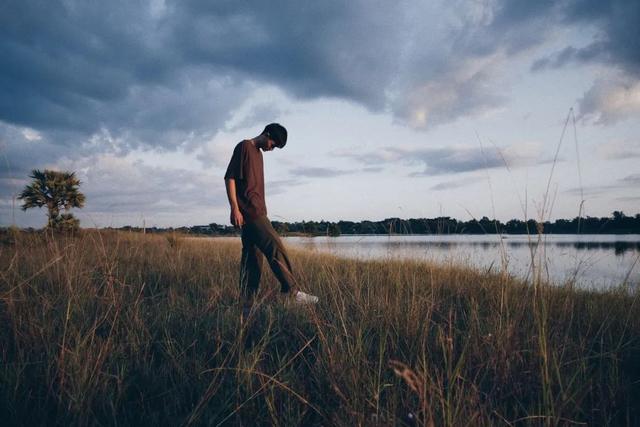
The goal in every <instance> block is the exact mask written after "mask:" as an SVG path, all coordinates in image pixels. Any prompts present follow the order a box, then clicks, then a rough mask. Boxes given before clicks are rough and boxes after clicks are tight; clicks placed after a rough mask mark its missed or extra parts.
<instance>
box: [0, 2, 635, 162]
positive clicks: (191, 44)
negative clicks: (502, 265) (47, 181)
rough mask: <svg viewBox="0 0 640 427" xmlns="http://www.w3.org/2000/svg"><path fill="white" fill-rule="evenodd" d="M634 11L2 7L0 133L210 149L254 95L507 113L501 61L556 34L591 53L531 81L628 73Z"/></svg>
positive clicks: (577, 51)
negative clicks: (574, 34)
mask: <svg viewBox="0 0 640 427" xmlns="http://www.w3.org/2000/svg"><path fill="white" fill-rule="evenodd" d="M638 7H640V6H638V2H637V1H629V0H616V1H613V2H598V1H595V0H565V1H561V2H552V1H541V2H530V1H523V0H503V1H497V2H489V3H483V2H460V3H456V4H454V5H453V6H452V5H451V4H450V3H449V2H429V3H416V2H411V1H400V2H395V3H388V2H382V1H380V2H377V1H376V2H373V3H372V2H369V1H364V0H358V1H349V2H345V1H338V0H333V1H325V2H315V3H314V2H311V3H309V2H296V1H291V0H279V1H274V2H260V1H247V2H211V1H205V0H189V1H166V2H165V1H162V0H156V1H151V2H145V1H112V2H84V1H55V0H51V1H47V2H36V1H24V0H8V1H5V2H4V3H3V6H2V13H0V70H2V71H1V73H0V90H1V91H2V93H3V96H2V97H1V98H0V121H2V122H4V123H6V124H11V125H17V126H27V127H31V128H34V129H36V130H38V131H40V132H42V133H43V137H44V139H45V140H47V141H49V143H52V144H57V145H61V146H64V147H67V153H66V154H68V153H69V152H71V151H72V150H71V149H70V147H77V146H78V145H79V144H81V143H82V142H84V141H86V140H87V139H88V138H90V137H91V136H92V135H94V134H96V133H101V132H102V133H108V134H109V135H111V136H112V137H113V140H114V141H116V143H117V145H119V146H120V149H121V150H127V149H129V148H131V147H138V146H141V145H142V146H148V147H159V148H162V149H172V148H174V147H176V146H179V145H186V146H187V147H189V146H193V145H194V144H195V145H197V144H199V143H200V141H202V139H204V138H208V137H210V136H212V135H215V133H216V132H217V131H218V130H219V129H221V128H222V127H223V126H224V125H225V123H226V121H227V120H228V119H229V117H230V114H231V112H232V111H233V110H234V109H235V108H237V107H238V106H239V105H240V104H241V103H242V102H243V101H244V100H245V99H246V98H247V97H248V96H249V94H250V93H252V91H253V90H254V89H255V88H256V87H257V85H260V84H265V83H266V84H271V85H275V86H277V87H279V88H281V89H282V90H284V92H285V93H287V94H289V95H293V96H295V97H299V98H304V99H310V98H318V97H337V98H344V99H350V100H353V101H355V102H358V103H360V104H362V105H364V106H366V107H368V108H369V109H372V110H382V109H384V108H389V111H390V112H391V113H393V114H394V115H395V116H396V118H397V119H399V120H400V121H403V122H407V123H409V124H411V125H413V126H415V127H418V128H421V127H425V128H426V127H429V126H433V125H437V124H441V123H446V122H449V121H452V120H455V119H456V118H458V117H461V116H465V115H472V114H477V113H481V112H483V111H485V110H487V109H491V108H495V107H497V106H499V105H501V104H502V103H504V101H505V100H506V99H507V94H508V91H507V88H505V87H504V82H503V81H502V79H501V75H500V74H501V70H502V69H503V68H504V61H505V59H507V58H509V57H511V56H515V55H522V54H523V53H525V54H526V52H527V50H528V49H530V48H532V47H536V46H539V45H540V44H541V43H542V42H544V41H546V40H547V39H548V38H549V37H551V36H552V34H553V32H554V30H555V29H556V28H558V27H561V26H570V25H583V24H592V25H593V26H594V28H596V29H597V31H598V34H597V39H596V40H595V41H594V42H593V44H592V45H590V46H587V47H579V48H577V47H573V46H568V47H567V48H566V49H565V50H564V51H563V52H561V53H559V54H557V55H555V56H553V57H551V58H547V59H544V58H543V59H542V60H541V62H540V61H539V62H538V64H539V65H538V66H537V67H538V68H540V67H543V66H546V65H541V64H550V65H549V66H559V65H561V64H564V63H566V62H568V61H571V60H574V59H575V58H582V59H583V60H587V59H589V60H602V61H605V60H606V61H611V62H612V63H615V64H617V65H619V66H620V67H622V68H624V69H625V70H636V69H637V66H638V55H639V52H640V48H639V46H638V39H639V38H638V31H639V30H638V28H640V25H637V24H638V22H637V21H638V16H640V15H639V14H638V13H637V12H638ZM585 52H587V53H585ZM588 52H592V53H588ZM545 61H546V63H545ZM263 115H264V114H262V113H260V111H257V112H256V115H255V120H259V119H260V118H261V117H262V116H263ZM243 124H244V123H243ZM100 149H101V148H100V147H93V150H94V151H98V150H100Z"/></svg>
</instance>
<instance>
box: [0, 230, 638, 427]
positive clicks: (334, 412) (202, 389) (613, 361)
mask: <svg viewBox="0 0 640 427" xmlns="http://www.w3.org/2000/svg"><path fill="white" fill-rule="evenodd" d="M1 240H2V243H0V251H1V252H0V271H1V276H0V322H2V323H1V324H2V326H3V327H2V329H1V330H0V363H1V364H0V419H1V420H4V421H3V424H4V425H44V424H47V425H51V424H63V425H114V424H118V425H142V424H143V425H189V424H193V425H218V424H224V425H284V426H289V425H340V426H343V425H344V426H353V425H363V426H376V425H403V424H407V425H416V424H417V425H436V426H440V425H449V426H465V425H469V426H476V425H518V426H521V425H580V424H581V423H583V424H588V425H598V426H600V425H634V424H635V425H638V424H640V333H639V331H640V307H639V305H638V292H637V290H636V291H630V290H628V289H625V288H623V287H620V288H618V289H614V290H611V291H608V292H604V293H595V292H587V291H579V290H575V289H571V288H569V287H560V288H558V287H551V286H547V285H545V284H543V283H536V284H535V286H529V285H527V284H524V283H520V282H519V281H517V280H515V279H513V278H510V277H507V276H506V275H500V274H485V273H480V272H476V271H473V270H471V269H468V268H465V267H464V266H456V265H434V264H428V263H422V262H410V261H397V260H396V261H369V262H364V261H354V260H344V259H338V258H334V257H331V256H327V255H319V254H317V253H310V252H304V251H292V259H293V263H294V268H295V273H296V274H297V277H299V279H300V283H301V284H302V286H303V288H304V289H305V290H308V291H310V292H312V293H314V294H316V295H318V296H319V297H320V298H321V303H320V304H319V305H318V306H317V307H314V308H305V307H299V306H295V305H293V304H291V303H290V302H289V301H286V300H283V298H282V297H281V296H280V295H278V293H277V289H278V286H277V284H276V283H275V281H274V279H273V276H272V275H271V274H270V273H267V272H265V274H264V279H263V283H262V285H261V293H260V301H259V303H258V304H257V305H256V306H255V307H254V309H253V311H252V312H251V314H250V316H249V318H248V319H244V320H242V321H241V316H240V314H241V304H240V303H239V296H238V295H239V294H238V287H237V283H238V279H237V275H238V264H239V255H240V245H239V242H238V241H233V240H224V239H187V238H181V237H176V236H169V237H167V236H157V235H140V234H124V233H120V234H116V233H98V232H85V233H83V234H82V235H81V236H78V237H74V238H60V237H58V238H50V237H49V238H48V237H46V236H43V235H39V234H32V235H27V234H20V233H17V234H16V233H14V234H12V235H7V234H5V235H3V236H2V239H1Z"/></svg>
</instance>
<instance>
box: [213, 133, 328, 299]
mask: <svg viewBox="0 0 640 427" xmlns="http://www.w3.org/2000/svg"><path fill="white" fill-rule="evenodd" d="M286 143H287V130H286V129H285V128H284V127H283V126H281V125H279V124H278V123H271V124H269V125H267V126H266V127H265V128H264V131H262V133H261V134H260V135H259V136H257V137H255V138H252V139H248V140H244V141H242V142H240V143H239V144H238V145H236V148H235V149H234V150H233V156H232V157H231V161H230V162H229V166H228V167H227V173H226V174H225V175H224V180H225V185H226V188H227V197H228V198H229V204H230V205H231V224H233V225H234V226H235V227H238V228H241V229H242V260H241V264H240V288H241V291H242V293H243V294H244V296H245V298H247V301H248V302H251V301H252V299H253V296H254V295H255V294H256V292H257V291H258V286H259V284H260V274H261V271H262V255H263V254H264V256H265V257H266V258H267V262H268V263H269V266H270V267H271V270H272V271H273V274H274V275H275V276H276V278H277V279H278V281H279V282H280V291H281V292H282V293H288V294H290V295H292V296H293V298H294V299H295V301H296V302H299V303H306V304H315V303H316V302H318V297H315V296H313V295H309V294H306V293H304V292H302V291H301V290H300V289H298V287H297V286H296V282H295V279H294V277H293V272H292V268H291V262H290V261H289V257H288V255H287V251H286V249H285V247H284V245H283V244H282V241H281V240H280V237H279V236H278V234H277V233H276V231H275V230H274V229H273V226H272V225H271V221H269V218H267V206H266V203H265V200H264V170H263V161H262V152H261V151H260V150H262V151H265V152H267V151H271V150H273V149H274V147H278V148H283V147H284V146H285V144H286ZM260 252H261V253H260Z"/></svg>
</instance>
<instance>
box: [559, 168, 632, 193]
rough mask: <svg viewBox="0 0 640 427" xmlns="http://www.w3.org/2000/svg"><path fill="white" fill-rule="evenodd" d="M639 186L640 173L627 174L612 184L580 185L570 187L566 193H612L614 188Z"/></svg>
mask: <svg viewBox="0 0 640 427" xmlns="http://www.w3.org/2000/svg"><path fill="white" fill-rule="evenodd" d="M638 186H640V173H636V174H631V175H627V176H625V177H624V178H620V179H617V180H616V181H614V182H613V183H610V184H602V185H596V186H591V187H587V188H582V189H581V188H580V187H576V188H570V189H568V190H566V191H565V193H567V194H571V195H575V196H579V195H584V196H598V195H602V194H607V193H610V192H611V191H614V190H621V189H628V188H637V187H638Z"/></svg>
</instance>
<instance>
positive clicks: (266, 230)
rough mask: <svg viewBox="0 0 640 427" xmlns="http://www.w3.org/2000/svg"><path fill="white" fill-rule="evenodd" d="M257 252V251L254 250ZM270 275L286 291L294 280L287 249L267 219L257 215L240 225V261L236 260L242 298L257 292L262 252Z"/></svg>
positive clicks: (292, 285) (292, 284)
mask: <svg viewBox="0 0 640 427" xmlns="http://www.w3.org/2000/svg"><path fill="white" fill-rule="evenodd" d="M258 251H259V252H258ZM260 252H262V254H264V256H265V257H266V258H267V262H268V263H269V266H270V267H271V270H272V271H273V274H274V275H275V276H276V278H277V279H278V280H279V281H280V291H281V292H289V291H290V290H291V289H292V288H294V287H295V279H294V278H293V272H292V268H291V262H290V261H289V257H288V256H287V251H286V249H285V247H284V245H283V244H282V240H280V236H278V233H277V232H276V230H274V229H273V226H272V225H271V221H269V218H267V217H266V216H261V217H259V218H256V219H254V220H250V221H248V222H246V223H245V224H244V225H243V226H242V260H241V263H240V289H241V290H242V292H243V294H244V295H245V296H246V297H250V296H253V295H254V294H255V293H256V292H257V291H258V286H259V285H260V276H261V272H262V254H261V253H260Z"/></svg>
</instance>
